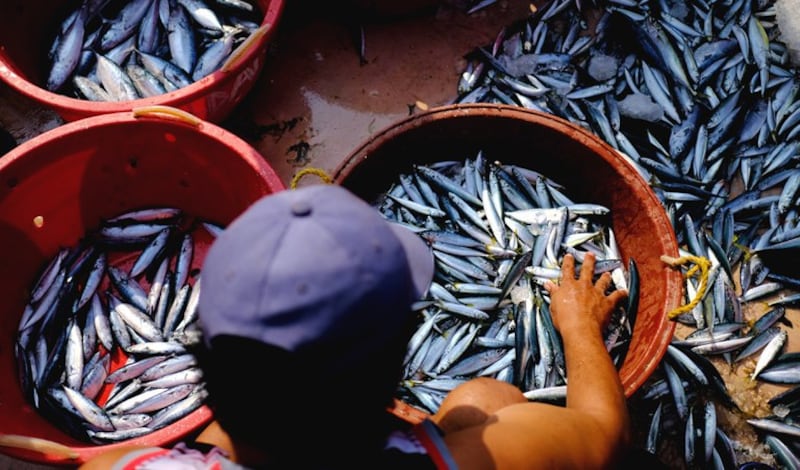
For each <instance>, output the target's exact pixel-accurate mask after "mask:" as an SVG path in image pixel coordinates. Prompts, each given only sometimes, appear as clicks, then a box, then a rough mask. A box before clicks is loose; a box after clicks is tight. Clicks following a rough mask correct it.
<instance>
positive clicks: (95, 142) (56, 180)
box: [0, 108, 284, 464]
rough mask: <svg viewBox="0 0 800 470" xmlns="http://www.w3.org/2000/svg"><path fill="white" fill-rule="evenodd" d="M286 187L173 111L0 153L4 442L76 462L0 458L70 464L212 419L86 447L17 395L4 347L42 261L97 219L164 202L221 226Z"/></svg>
mask: <svg viewBox="0 0 800 470" xmlns="http://www.w3.org/2000/svg"><path fill="white" fill-rule="evenodd" d="M164 111H165V112H167V113H171V114H172V116H165V115H164V114H163V112H164ZM175 114H177V115H178V117H177V118H176V117H174V116H175ZM283 189H284V185H283V183H282V181H281V179H280V178H279V177H278V175H277V174H276V173H275V172H274V170H273V169H272V168H271V167H270V166H269V165H268V164H267V163H266V162H265V160H264V159H263V157H262V156H261V155H260V154H259V153H258V152H257V151H256V150H255V149H253V148H252V147H251V146H250V145H249V144H247V143H246V142H244V141H243V140H241V139H239V138H238V137H236V136H235V135H233V134H231V133H229V132H228V131H226V130H224V129H222V128H220V127H218V126H216V125H215V124H211V123H209V122H205V121H202V120H199V119H197V118H195V117H193V116H190V115H183V113H180V112H179V111H178V110H176V109H174V108H156V110H155V111H154V110H151V109H146V108H145V109H137V110H135V111H134V112H133V113H131V112H127V113H113V114H107V115H101V116H95V117H92V118H87V119H83V120H80V121H77V122H73V123H68V124H65V125H63V126H61V127H58V128H56V129H54V130H51V131H48V132H46V133H44V134H41V135H39V136H37V137H35V138H33V139H31V140H29V141H27V142H25V143H23V144H21V145H20V146H19V147H17V148H16V149H14V150H12V151H11V152H9V153H8V154H6V155H5V156H3V158H2V159H0V297H1V298H2V299H3V302H2V303H0V416H2V419H0V435H2V434H15V435H26V436H32V437H36V438H42V439H48V440H50V441H54V442H57V443H60V444H63V445H66V446H69V447H71V448H72V449H73V450H74V451H75V452H76V453H77V456H78V457H77V459H74V460H72V459H66V458H64V457H60V456H58V455H48V454H41V453H34V452H29V451H24V450H20V449H17V448H12V447H0V452H3V453H7V454H9V455H12V456H15V457H17V458H22V459H26V460H31V461H37V462H41V463H51V464H76V463H80V462H83V461H85V460H86V459H88V458H91V457H93V456H95V455H97V454H99V453H101V452H104V451H106V450H108V449H109V448H113V447H116V446H118V445H121V444H123V443H124V444H142V445H163V444H168V443H172V442H175V441H177V440H179V439H181V438H183V437H184V436H187V435H188V434H190V433H193V432H196V431H198V430H199V429H200V428H201V427H202V426H203V425H205V424H206V423H207V422H209V420H210V419H211V413H210V410H209V409H208V408H206V407H205V406H203V407H201V408H199V409H197V410H195V411H194V412H192V413H191V414H189V415H187V416H186V417H184V418H182V419H181V420H179V421H176V422H175V423H173V424H171V425H168V426H167V427H164V428H162V429H160V430H157V431H154V432H152V433H150V434H147V435H145V436H142V437H139V438H136V439H131V440H128V441H124V442H122V443H114V444H110V445H92V444H88V443H86V442H83V441H80V440H77V439H75V438H73V437H71V436H69V435H67V434H65V433H64V432H62V430H60V429H58V428H57V427H55V426H54V425H53V424H52V423H51V422H49V421H48V420H46V419H45V418H44V417H42V416H41V415H40V414H39V413H38V411H37V410H36V409H35V408H34V407H33V406H32V405H30V404H29V403H28V402H27V401H26V400H25V399H24V396H23V394H22V390H21V387H20V384H19V382H18V379H17V374H16V360H15V357H14V348H13V347H12V346H13V344H14V341H15V338H16V334H17V330H18V327H19V321H20V318H21V314H22V311H23V308H24V306H25V304H26V303H27V302H28V299H29V294H28V292H29V291H30V286H31V285H32V283H33V281H34V280H35V278H36V277H37V276H38V273H39V272H40V270H41V269H42V267H43V266H44V264H45V263H46V262H47V261H49V260H50V259H51V258H52V257H53V256H54V255H55V254H56V253H57V252H58V250H59V249H60V248H62V247H70V246H74V245H75V244H76V243H77V242H78V240H79V239H80V238H81V237H83V236H84V235H85V234H86V233H87V232H88V231H90V230H92V229H94V228H97V227H98V225H99V223H100V222H101V220H103V219H107V218H110V217H112V216H116V215H120V214H122V213H123V212H127V211H130V210H134V209H137V208H146V207H163V206H170V207H177V208H180V209H183V211H184V212H185V213H187V214H191V215H193V216H196V217H201V218H203V219H207V220H210V221H214V222H216V223H218V224H223V225H225V224H227V223H229V222H231V221H232V220H233V219H234V218H235V217H236V216H238V215H239V214H240V213H241V212H242V211H244V210H245V209H246V208H247V207H248V206H249V205H250V204H251V203H253V202H254V201H256V200H257V199H259V198H260V197H262V196H264V195H267V194H271V193H274V192H278V191H281V190H283ZM211 241H213V238H212V237H210V236H208V237H206V238H205V239H201V240H196V242H195V243H196V244H195V255H194V262H193V267H194V268H199V267H200V266H201V265H202V262H203V259H204V258H205V253H206V250H207V248H208V246H209V245H210V243H211ZM128 261H132V260H128ZM123 262H124V261H123Z"/></svg>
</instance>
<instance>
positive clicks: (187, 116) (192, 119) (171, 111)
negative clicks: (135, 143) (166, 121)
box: [133, 105, 203, 127]
mask: <svg viewBox="0 0 800 470" xmlns="http://www.w3.org/2000/svg"><path fill="white" fill-rule="evenodd" d="M142 116H150V117H163V116H168V117H170V118H171V119H177V120H178V121H183V122H185V123H186V124H189V125H190V126H194V127H200V124H202V123H203V121H202V120H201V119H200V118H198V117H197V116H195V115H194V114H192V113H189V112H186V111H184V110H182V109H178V108H173V107H172V106H164V105H152V106H139V107H138V108H133V117H135V118H140V117H142Z"/></svg>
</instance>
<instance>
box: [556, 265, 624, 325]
mask: <svg viewBox="0 0 800 470" xmlns="http://www.w3.org/2000/svg"><path fill="white" fill-rule="evenodd" d="M594 265H595V257H594V254H592V253H587V254H586V256H585V257H584V259H583V265H582V266H581V271H580V275H579V276H578V278H577V279H576V278H575V275H574V274H573V273H574V272H575V258H573V256H572V255H570V254H567V255H564V260H563V262H562V264H561V284H560V285H557V284H555V283H553V282H551V281H548V282H546V283H545V286H544V287H545V289H547V291H548V292H549V293H550V313H551V314H552V316H553V325H554V326H555V327H556V328H557V329H558V331H559V332H560V333H561V335H562V336H563V335H564V334H565V333H570V334H571V333H578V332H581V333H583V334H592V335H600V334H602V331H603V328H605V326H606V325H608V322H609V320H610V319H611V313H612V312H613V311H614V308H616V306H617V304H618V303H619V302H620V301H621V300H622V299H624V298H625V297H627V295H628V292H627V291H625V290H619V289H618V290H615V291H613V292H611V293H610V294H608V295H606V290H608V287H609V286H610V285H611V274H610V273H608V272H605V273H603V274H602V275H601V276H600V278H599V279H598V280H597V282H596V283H592V278H593V276H594Z"/></svg>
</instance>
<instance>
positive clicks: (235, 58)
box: [219, 23, 272, 73]
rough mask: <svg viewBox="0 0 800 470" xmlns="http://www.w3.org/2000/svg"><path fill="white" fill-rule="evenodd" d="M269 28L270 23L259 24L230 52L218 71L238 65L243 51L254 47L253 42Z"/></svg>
mask: <svg viewBox="0 0 800 470" xmlns="http://www.w3.org/2000/svg"><path fill="white" fill-rule="evenodd" d="M270 29H272V23H265V24H263V25H261V26H260V27H259V28H258V29H256V30H254V31H253V32H252V33H250V36H248V37H247V39H245V40H244V41H242V43H241V44H239V47H237V48H236V49H235V50H234V51H233V52H231V55H230V57H228V60H226V61H225V63H224V64H222V67H220V68H219V70H220V72H223V73H225V72H228V71H230V70H231V69H232V68H234V67H236V66H237V65H239V63H240V62H241V61H242V57H243V56H244V55H245V53H246V52H247V51H249V50H250V49H252V48H253V47H255V46H254V44H255V43H256V42H258V41H259V40H260V39H261V38H262V37H264V35H265V34H267V32H268V31H269V30H270Z"/></svg>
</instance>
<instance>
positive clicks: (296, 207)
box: [292, 201, 311, 217]
mask: <svg viewBox="0 0 800 470" xmlns="http://www.w3.org/2000/svg"><path fill="white" fill-rule="evenodd" d="M292 214H294V215H296V216H298V217H305V216H307V215H309V214H311V206H310V205H309V204H308V203H307V202H305V201H297V202H295V203H294V204H292Z"/></svg>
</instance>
